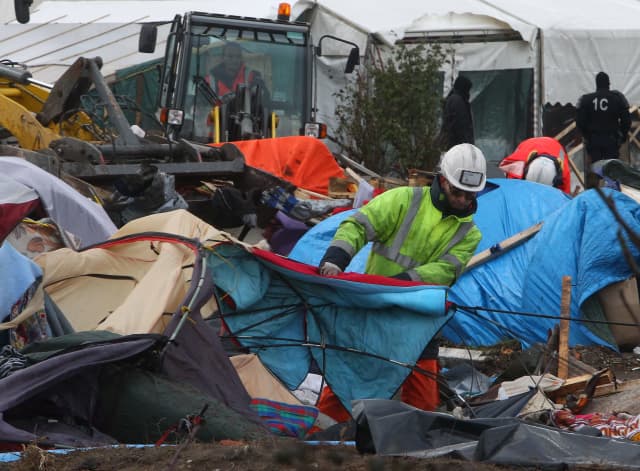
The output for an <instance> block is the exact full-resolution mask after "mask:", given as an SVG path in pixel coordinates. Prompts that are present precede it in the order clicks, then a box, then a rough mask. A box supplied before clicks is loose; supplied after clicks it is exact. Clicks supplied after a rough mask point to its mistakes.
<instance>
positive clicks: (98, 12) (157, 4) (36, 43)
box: [0, 0, 277, 83]
mask: <svg viewBox="0 0 640 471" xmlns="http://www.w3.org/2000/svg"><path fill="white" fill-rule="evenodd" d="M0 1H1V2H3V3H2V6H3V7H4V8H3V11H4V13H3V15H4V16H3V19H4V21H3V24H2V25H0V59H3V60H11V61H14V62H19V63H23V64H26V65H27V66H28V67H29V70H30V71H31V73H32V74H33V76H34V78H36V79H38V80H40V81H43V82H47V83H52V82H55V81H56V80H57V79H58V77H60V75H62V73H63V72H64V71H66V70H67V68H68V67H69V66H70V65H71V64H72V63H73V62H74V61H75V60H76V59H77V58H78V57H96V56H100V57H101V58H102V60H103V67H102V73H103V75H105V76H106V77H109V76H110V75H111V74H113V73H114V72H115V71H116V70H119V69H124V68H127V67H129V66H133V65H137V64H141V63H143V62H146V61H149V60H151V59H156V58H158V57H161V56H162V55H163V54H164V48H165V42H166V37H167V34H168V31H169V27H168V26H164V27H161V28H160V29H159V31H158V46H157V48H156V52H155V53H154V54H142V53H139V52H138V34H139V33H140V24H141V23H149V22H166V21H171V20H172V19H173V17H174V16H175V15H176V14H182V13H185V12H187V11H202V12H208V13H220V14H226V15H241V16H254V17H263V18H275V17H276V14H277V3H271V2H264V1H260V0H237V1H235V2H227V1H221V0H136V1H133V0H131V1H130V0H90V1H57V0H45V1H38V0H36V2H34V6H32V8H31V19H30V22H29V23H28V24H19V23H17V22H16V21H15V16H14V15H13V14H10V13H11V12H13V0H0ZM5 2H6V3H7V4H6V5H5Z"/></svg>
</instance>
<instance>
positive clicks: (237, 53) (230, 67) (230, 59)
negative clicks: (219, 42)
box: [222, 47, 242, 75]
mask: <svg viewBox="0 0 640 471" xmlns="http://www.w3.org/2000/svg"><path fill="white" fill-rule="evenodd" d="M222 62H223V63H224V68H225V69H226V70H227V72H229V74H231V75H236V74H237V73H238V70H240V67H242V50H241V49H240V48H238V47H228V48H227V49H225V51H224V52H223V54H222Z"/></svg>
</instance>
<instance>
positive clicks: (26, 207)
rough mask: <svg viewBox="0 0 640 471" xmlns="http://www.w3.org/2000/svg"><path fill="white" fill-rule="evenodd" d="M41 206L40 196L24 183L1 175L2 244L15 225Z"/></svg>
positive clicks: (0, 222) (0, 215)
mask: <svg viewBox="0 0 640 471" xmlns="http://www.w3.org/2000/svg"><path fill="white" fill-rule="evenodd" d="M39 206H40V198H39V196H38V193H36V192H35V191H34V190H32V189H31V188H28V187H26V186H25V185H23V184H22V183H19V182H17V181H14V180H11V179H10V178H5V177H2V176H0V244H2V241H3V240H4V238H5V237H6V236H7V234H9V232H11V231H12V230H13V228H14V227H16V225H17V224H18V223H19V222H20V221H21V220H22V218H24V217H26V216H27V215H28V214H29V213H30V212H31V211H33V210H34V209H36V208H37V207H39Z"/></svg>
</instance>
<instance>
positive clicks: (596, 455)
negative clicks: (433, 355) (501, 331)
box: [354, 400, 640, 469]
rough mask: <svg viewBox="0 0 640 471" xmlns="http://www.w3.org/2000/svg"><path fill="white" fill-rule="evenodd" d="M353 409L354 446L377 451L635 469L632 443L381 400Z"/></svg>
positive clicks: (638, 452) (636, 452) (637, 450)
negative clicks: (462, 416)
mask: <svg viewBox="0 0 640 471" xmlns="http://www.w3.org/2000/svg"><path fill="white" fill-rule="evenodd" d="M354 411H357V415H356V421H357V422H358V434H357V441H356V446H357V447H358V449H360V450H362V448H363V447H366V446H369V447H370V446H373V447H374V448H375V451H376V453H377V454H379V455H409V456H416V457H433V456H449V457H452V458H458V459H466V460H469V461H479V462H488V463H494V464H502V465H517V466H535V467H540V468H544V469H566V468H567V467H568V466H569V465H596V464H597V465H606V466H607V467H611V469H614V468H616V467H620V468H625V469H638V468H640V465H639V464H638V463H639V461H640V446H639V445H638V444H637V443H634V442H631V441H624V440H617V439H612V438H605V437H593V436H588V435H582V434H579V433H570V432H564V431H561V430H558V429H554V428H551V427H546V426H543V425H536V424H531V423H526V422H523V421H522V420H519V419H516V418H508V417H506V418H487V419H468V420H459V419H455V418H454V417H452V416H451V415H447V414H437V413H433V412H424V411H421V410H418V409H415V408H413V407H411V406H408V405H406V404H403V403H401V402H398V401H381V400H367V401H357V402H356V403H355V405H354ZM369 451H370V450H369Z"/></svg>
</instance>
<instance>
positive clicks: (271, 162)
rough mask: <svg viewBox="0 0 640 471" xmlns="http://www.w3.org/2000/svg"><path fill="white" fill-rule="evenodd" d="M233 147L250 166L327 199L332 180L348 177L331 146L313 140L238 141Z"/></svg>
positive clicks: (294, 137) (295, 137) (282, 138)
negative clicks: (242, 155) (334, 155)
mask: <svg viewBox="0 0 640 471" xmlns="http://www.w3.org/2000/svg"><path fill="white" fill-rule="evenodd" d="M232 144H234V145H235V146H236V147H237V148H238V149H240V151H241V152H242V153H243V154H244V157H245V162H246V163H247V165H250V166H252V167H257V168H259V169H261V170H264V171H266V172H269V173H271V174H273V175H275V176H277V177H280V178H282V179H284V180H287V181H288V182H291V183H293V184H294V185H295V186H297V187H299V188H302V189H305V190H310V191H314V192H316V193H321V194H323V195H326V194H328V191H329V178H331V177H344V176H345V175H344V171H343V170H342V168H341V167H340V166H339V165H338V163H337V162H336V160H335V158H334V157H333V154H331V151H330V150H329V149H328V148H327V146H326V145H324V143H323V142H322V141H320V140H318V139H316V138H313V137H307V136H290V137H277V138H274V139H255V140H249V141H234V142H232Z"/></svg>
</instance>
